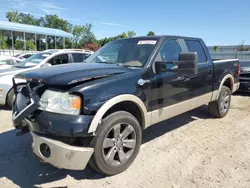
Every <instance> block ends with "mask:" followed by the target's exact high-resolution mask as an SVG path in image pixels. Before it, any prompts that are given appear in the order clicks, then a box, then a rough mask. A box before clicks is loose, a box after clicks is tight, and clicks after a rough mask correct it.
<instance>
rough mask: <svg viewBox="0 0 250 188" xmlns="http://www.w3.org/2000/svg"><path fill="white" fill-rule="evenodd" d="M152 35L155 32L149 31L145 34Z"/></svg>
mask: <svg viewBox="0 0 250 188" xmlns="http://www.w3.org/2000/svg"><path fill="white" fill-rule="evenodd" d="M154 35H155V33H154V32H153V31H149V32H148V34H147V36H154Z"/></svg>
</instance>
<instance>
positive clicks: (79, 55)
mask: <svg viewBox="0 0 250 188" xmlns="http://www.w3.org/2000/svg"><path fill="white" fill-rule="evenodd" d="M72 57H73V62H74V63H80V62H83V60H84V59H83V57H84V54H82V53H72Z"/></svg>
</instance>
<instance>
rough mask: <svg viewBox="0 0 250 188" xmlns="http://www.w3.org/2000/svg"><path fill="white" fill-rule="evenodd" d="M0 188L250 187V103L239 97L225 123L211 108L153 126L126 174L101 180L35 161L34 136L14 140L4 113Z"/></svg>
mask: <svg viewBox="0 0 250 188" xmlns="http://www.w3.org/2000/svg"><path fill="white" fill-rule="evenodd" d="M0 122H1V123H0V187H34V186H35V187H67V186H68V187H84V188H88V187H92V188H93V187H152V186H157V187H185V188H186V187H213V188H214V187H250V123H249V122H250V97H249V95H246V94H241V95H239V94H236V95H234V96H233V97H232V103H231V109H230V111H229V114H228V115H227V116H226V117H225V118H224V119H213V118H212V117H211V116H210V115H209V114H208V112H207V106H203V107H201V108H199V109H196V110H193V111H191V112H188V113H185V114H183V115H180V116H178V117H175V118H172V119H170V120H168V121H165V122H163V123H160V124H157V125H155V126H151V127H150V128H149V129H147V130H145V131H144V135H143V137H144V138H143V145H142V147H141V150H140V153H139V155H138V157H137V158H136V160H135V162H134V163H133V164H132V166H131V167H130V168H129V169H128V170H126V171H125V172H123V173H121V174H119V175H116V176H113V177H103V176H102V175H100V174H98V173H96V172H95V171H93V170H91V169H90V168H87V169H86V170H84V171H68V170H60V169H56V168H54V167H52V166H50V165H48V164H42V163H40V162H39V160H38V159H37V158H36V157H34V156H33V155H32V150H31V136H30V135H29V134H26V135H24V136H21V137H16V136H15V134H16V133H17V131H15V130H13V128H12V124H11V111H9V110H7V109H4V108H1V109H0Z"/></svg>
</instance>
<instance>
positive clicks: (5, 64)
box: [0, 56, 22, 70]
mask: <svg viewBox="0 0 250 188" xmlns="http://www.w3.org/2000/svg"><path fill="white" fill-rule="evenodd" d="M21 61H22V60H20V59H18V58H16V57H11V56H0V70H3V69H9V68H11V67H12V66H14V65H16V64H17V63H20V62H21Z"/></svg>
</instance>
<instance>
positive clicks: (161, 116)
mask: <svg viewBox="0 0 250 188" xmlns="http://www.w3.org/2000/svg"><path fill="white" fill-rule="evenodd" d="M180 52H182V48H181V46H180V44H179V42H178V40H175V39H170V40H167V41H165V43H164V44H163V46H162V48H161V49H160V51H159V53H158V55H157V57H156V59H155V61H163V62H166V64H167V69H166V70H165V71H164V72H161V73H159V74H154V75H153V76H152V78H151V80H150V81H151V82H150V83H151V98H150V101H149V106H150V107H151V112H152V116H151V124H154V123H157V122H160V121H162V120H165V119H167V118H170V117H173V116H175V115H177V114H178V113H179V112H178V108H179V105H177V104H180V103H182V102H184V101H186V100H188V99H190V98H191V93H190V86H189V85H190V80H188V79H185V76H183V75H180V74H178V73H176V72H175V71H174V70H175V69H176V66H175V65H173V61H177V60H178V58H179V54H180ZM153 66H154V65H153ZM180 110H181V111H183V110H184V111H185V110H186V111H187V110H188V106H184V107H182V109H180Z"/></svg>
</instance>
